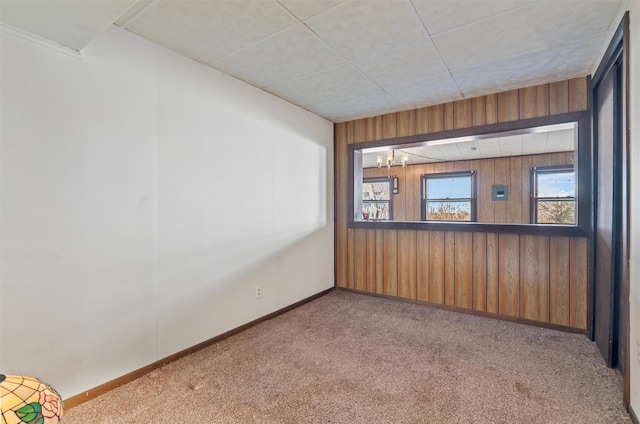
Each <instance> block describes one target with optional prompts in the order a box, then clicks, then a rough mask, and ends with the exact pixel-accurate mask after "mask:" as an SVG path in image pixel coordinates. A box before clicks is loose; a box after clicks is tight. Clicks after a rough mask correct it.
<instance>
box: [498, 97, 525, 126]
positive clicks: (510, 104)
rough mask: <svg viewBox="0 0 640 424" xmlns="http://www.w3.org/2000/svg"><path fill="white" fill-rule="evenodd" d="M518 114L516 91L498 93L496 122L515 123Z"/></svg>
mask: <svg viewBox="0 0 640 424" xmlns="http://www.w3.org/2000/svg"><path fill="white" fill-rule="evenodd" d="M519 112H520V111H519V105H518V90H511V91H503V92H502V93H498V122H509V121H517V120H518V115H519Z"/></svg>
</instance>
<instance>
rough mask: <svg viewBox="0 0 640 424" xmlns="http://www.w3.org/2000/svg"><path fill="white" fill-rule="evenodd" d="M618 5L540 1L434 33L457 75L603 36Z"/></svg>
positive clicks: (554, 0) (437, 44)
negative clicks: (512, 57) (475, 67)
mask: <svg viewBox="0 0 640 424" xmlns="http://www.w3.org/2000/svg"><path fill="white" fill-rule="evenodd" d="M617 7H618V2H616V1H607V0H601V1H584V0H578V1H576V0H563V1H556V0H553V1H549V0H540V1H537V2H531V3H530V4H528V5H526V6H522V7H519V8H516V9H512V10H510V11H508V12H505V13H501V14H499V15H495V16H492V17H490V18H487V19H483V20H479V21H476V22H473V23H470V24H468V25H465V26H463V27H460V28H457V29H455V30H452V31H449V32H446V33H444V34H441V35H436V36H434V37H433V40H434V43H435V44H436V46H437V47H438V50H439V51H440V53H441V54H442V57H443V58H444V60H445V62H446V64H447V66H449V68H450V69H451V70H452V71H455V70H457V69H465V68H468V67H469V65H470V64H473V65H476V66H477V65H480V64H484V63H488V62H491V61H495V60H496V59H499V58H504V57H508V56H512V55H516V54H518V53H523V52H528V51H532V50H537V49H548V48H550V47H552V46H555V45H565V44H566V43H572V42H576V41H579V40H580V39H582V38H584V37H589V36H590V35H591V34H597V33H602V32H604V31H606V30H607V29H608V28H609V26H610V25H611V16H613V15H614V14H615V12H616V10H617ZM578 10H579V11H580V13H576V11H578ZM460 46H465V49H461V48H460ZM601 47H602V46H598V48H601ZM549 57H551V56H549Z"/></svg>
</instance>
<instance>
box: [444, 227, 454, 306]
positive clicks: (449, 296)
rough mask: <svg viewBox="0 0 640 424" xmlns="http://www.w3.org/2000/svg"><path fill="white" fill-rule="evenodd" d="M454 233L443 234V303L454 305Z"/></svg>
mask: <svg viewBox="0 0 640 424" xmlns="http://www.w3.org/2000/svg"><path fill="white" fill-rule="evenodd" d="M455 248H456V233H454V232H453V231H446V232H445V233H444V303H445V304H446V305H454V304H455V287H456V250H455Z"/></svg>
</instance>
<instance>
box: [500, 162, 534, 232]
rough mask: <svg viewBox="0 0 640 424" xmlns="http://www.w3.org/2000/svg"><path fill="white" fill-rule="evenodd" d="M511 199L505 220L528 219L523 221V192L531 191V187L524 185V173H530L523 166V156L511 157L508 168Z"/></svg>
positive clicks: (520, 221)
mask: <svg viewBox="0 0 640 424" xmlns="http://www.w3.org/2000/svg"><path fill="white" fill-rule="evenodd" d="M508 173H509V176H508V181H507V186H508V187H509V200H508V201H507V202H506V204H507V219H506V221H505V222H509V223H512V224H521V223H526V222H528V221H522V192H523V190H524V191H526V193H529V187H528V186H527V187H524V183H523V181H522V180H523V174H524V173H526V174H529V170H528V169H525V170H524V171H523V168H522V157H520V156H515V157H511V158H509V169H508Z"/></svg>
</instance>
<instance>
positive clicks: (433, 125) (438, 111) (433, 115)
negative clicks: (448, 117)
mask: <svg viewBox="0 0 640 424" xmlns="http://www.w3.org/2000/svg"><path fill="white" fill-rule="evenodd" d="M440 131H444V105H436V106H431V107H430V108H429V132H430V133H434V132H440Z"/></svg>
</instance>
